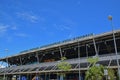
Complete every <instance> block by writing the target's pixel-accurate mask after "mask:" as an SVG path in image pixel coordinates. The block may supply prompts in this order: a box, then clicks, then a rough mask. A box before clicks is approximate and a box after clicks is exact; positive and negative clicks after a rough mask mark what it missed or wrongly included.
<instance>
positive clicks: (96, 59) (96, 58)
mask: <svg viewBox="0 0 120 80" xmlns="http://www.w3.org/2000/svg"><path fill="white" fill-rule="evenodd" d="M98 60H99V58H98V57H94V58H88V59H87V61H88V62H89V63H90V64H92V65H95V64H96V62H98Z"/></svg>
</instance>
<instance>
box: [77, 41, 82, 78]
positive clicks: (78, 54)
mask: <svg viewBox="0 0 120 80" xmlns="http://www.w3.org/2000/svg"><path fill="white" fill-rule="evenodd" d="M78 58H79V80H81V75H80V43H79V41H78Z"/></svg>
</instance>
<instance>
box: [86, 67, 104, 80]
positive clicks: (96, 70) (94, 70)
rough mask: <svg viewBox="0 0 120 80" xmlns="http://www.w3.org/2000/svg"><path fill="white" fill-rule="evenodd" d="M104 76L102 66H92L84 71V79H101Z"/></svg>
mask: <svg viewBox="0 0 120 80" xmlns="http://www.w3.org/2000/svg"><path fill="white" fill-rule="evenodd" d="M103 76H104V67H103V66H102V65H100V66H92V67H90V68H89V70H88V71H87V72H86V76H85V80H96V79H97V80H102V78H103Z"/></svg>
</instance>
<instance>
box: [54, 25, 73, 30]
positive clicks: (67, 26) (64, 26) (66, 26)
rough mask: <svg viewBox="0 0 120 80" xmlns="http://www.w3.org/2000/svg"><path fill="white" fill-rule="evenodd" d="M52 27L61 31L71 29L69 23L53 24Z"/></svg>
mask: <svg viewBox="0 0 120 80" xmlns="http://www.w3.org/2000/svg"><path fill="white" fill-rule="evenodd" d="M54 27H55V28H56V29H58V30H61V31H65V30H71V27H70V26H69V25H64V24H54Z"/></svg>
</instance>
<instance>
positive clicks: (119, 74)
mask: <svg viewBox="0 0 120 80" xmlns="http://www.w3.org/2000/svg"><path fill="white" fill-rule="evenodd" d="M108 19H109V20H110V21H111V27H112V34H113V40H114V47H115V54H116V61H117V67H118V77H119V80H120V68H119V60H118V52H117V46H116V40H115V32H114V26H113V21H112V16H111V15H109V16H108Z"/></svg>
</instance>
